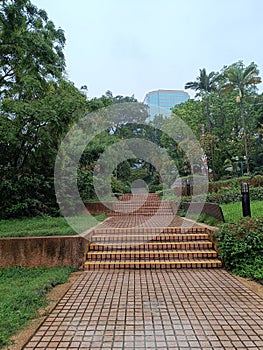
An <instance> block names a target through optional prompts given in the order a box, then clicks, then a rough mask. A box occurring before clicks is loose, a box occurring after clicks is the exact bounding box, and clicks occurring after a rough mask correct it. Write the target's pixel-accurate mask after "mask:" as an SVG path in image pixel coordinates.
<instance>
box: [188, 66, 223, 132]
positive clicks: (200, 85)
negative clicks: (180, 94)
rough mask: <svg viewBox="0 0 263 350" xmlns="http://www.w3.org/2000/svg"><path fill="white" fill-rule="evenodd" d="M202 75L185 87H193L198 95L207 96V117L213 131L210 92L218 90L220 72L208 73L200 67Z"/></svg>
mask: <svg viewBox="0 0 263 350" xmlns="http://www.w3.org/2000/svg"><path fill="white" fill-rule="evenodd" d="M199 71H200V75H199V76H198V77H197V78H196V81H189V82H188V83H186V84H185V89H192V90H195V91H197V94H196V96H201V97H204V98H205V102H206V119H207V128H208V132H211V120H210V112H209V94H210V93H211V92H214V91H216V90H217V84H216V83H217V80H218V78H219V74H218V73H215V72H211V73H209V74H207V73H206V69H205V68H203V69H200V70H199Z"/></svg>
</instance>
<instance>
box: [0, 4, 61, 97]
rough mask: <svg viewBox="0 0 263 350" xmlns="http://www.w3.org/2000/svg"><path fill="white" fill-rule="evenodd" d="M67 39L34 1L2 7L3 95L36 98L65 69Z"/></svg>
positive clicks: (0, 83) (0, 79)
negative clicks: (64, 50) (64, 51)
mask: <svg viewBox="0 0 263 350" xmlns="http://www.w3.org/2000/svg"><path fill="white" fill-rule="evenodd" d="M64 44H65V37H64V33H63V31H62V29H60V28H59V29H56V28H55V25H54V23H53V22H52V21H50V20H49V19H48V16H47V13H46V12H45V11H44V10H39V9H38V8H37V7H36V6H34V5H33V4H32V3H31V2H30V0H3V1H1V4H0V96H1V97H4V96H6V95H8V96H10V94H12V95H15V96H16V97H19V98H21V97H24V96H25V95H26V96H27V97H28V93H29V89H28V88H27V86H28V84H29V83H30V94H31V96H32V97H36V96H38V95H39V93H40V92H42V91H43V89H44V87H45V83H47V82H48V81H50V80H51V79H52V78H60V77H61V75H62V72H63V71H64V68H65V60H64V55H63V48H64Z"/></svg>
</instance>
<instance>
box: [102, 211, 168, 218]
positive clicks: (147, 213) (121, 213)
mask: <svg viewBox="0 0 263 350" xmlns="http://www.w3.org/2000/svg"><path fill="white" fill-rule="evenodd" d="M134 215H143V216H153V215H160V216H165V215H166V216H171V217H173V216H174V214H173V212H172V211H168V210H166V211H163V210H161V211H157V210H156V211H140V212H133V211H111V212H108V216H134Z"/></svg>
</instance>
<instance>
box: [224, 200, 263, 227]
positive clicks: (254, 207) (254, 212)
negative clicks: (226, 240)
mask: <svg viewBox="0 0 263 350" xmlns="http://www.w3.org/2000/svg"><path fill="white" fill-rule="evenodd" d="M220 206H221V208H222V210H223V214H224V218H225V221H226V222H228V223H231V222H233V223H234V222H238V220H240V219H242V217H243V215H242V204H241V202H237V203H229V204H221V205H220ZM251 216H252V217H263V201H252V202H251Z"/></svg>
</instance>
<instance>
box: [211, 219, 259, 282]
mask: <svg viewBox="0 0 263 350" xmlns="http://www.w3.org/2000/svg"><path fill="white" fill-rule="evenodd" d="M217 238H218V241H219V254H220V257H221V258H222V260H223V263H224V266H225V267H226V268H227V269H229V270H231V271H232V272H233V273H235V274H238V275H240V276H243V277H248V278H251V279H255V280H258V281H259V282H261V283H263V218H255V219H251V218H245V219H241V220H240V221H239V222H238V223H236V224H224V225H222V226H221V229H220V231H219V232H218V233H217Z"/></svg>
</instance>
